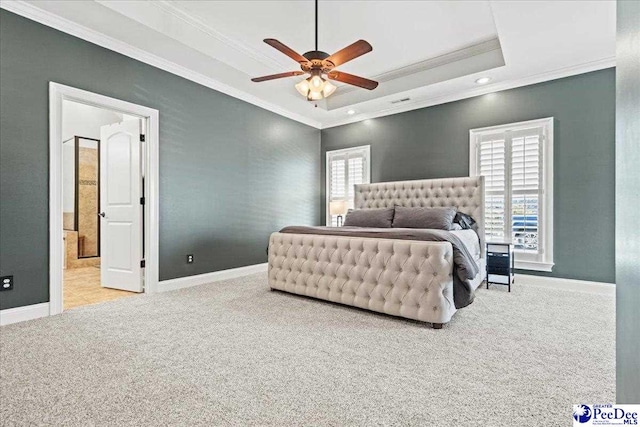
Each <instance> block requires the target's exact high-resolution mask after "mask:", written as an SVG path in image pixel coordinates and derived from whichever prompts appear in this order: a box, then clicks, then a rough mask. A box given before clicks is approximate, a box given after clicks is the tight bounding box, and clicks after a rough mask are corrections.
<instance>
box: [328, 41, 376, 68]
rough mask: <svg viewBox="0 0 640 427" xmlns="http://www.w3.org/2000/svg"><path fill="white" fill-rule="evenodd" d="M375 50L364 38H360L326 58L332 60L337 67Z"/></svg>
mask: <svg viewBox="0 0 640 427" xmlns="http://www.w3.org/2000/svg"><path fill="white" fill-rule="evenodd" d="M372 50H373V48H372V47H371V45H370V44H369V43H367V42H366V41H364V40H358V41H357V42H355V43H353V44H351V45H349V46H347V47H345V48H344V49H342V50H339V51H337V52H336V53H334V54H333V55H331V56H330V57H328V58H327V59H326V60H327V61H331V62H332V63H333V65H335V66H336V67H337V66H338V65H342V64H344V63H345V62H348V61H351V60H352V59H356V58H357V57H359V56H362V55H364V54H365V53H369V52H371V51H372Z"/></svg>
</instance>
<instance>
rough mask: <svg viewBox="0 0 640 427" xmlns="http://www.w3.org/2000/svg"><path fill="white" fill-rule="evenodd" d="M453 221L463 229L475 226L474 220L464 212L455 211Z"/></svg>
mask: <svg viewBox="0 0 640 427" xmlns="http://www.w3.org/2000/svg"><path fill="white" fill-rule="evenodd" d="M453 222H454V224H460V227H462V229H463V230H475V229H476V228H477V227H476V226H475V225H476V220H475V219H473V218H472V217H471V216H470V215H467V214H466V213H462V212H456V216H455V218H454V219H453Z"/></svg>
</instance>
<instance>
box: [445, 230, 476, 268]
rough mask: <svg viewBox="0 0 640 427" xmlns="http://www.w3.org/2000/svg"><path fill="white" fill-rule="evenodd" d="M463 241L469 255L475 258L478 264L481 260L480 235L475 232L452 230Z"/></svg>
mask: <svg viewBox="0 0 640 427" xmlns="http://www.w3.org/2000/svg"><path fill="white" fill-rule="evenodd" d="M451 233H453V234H455V235H456V236H458V238H460V240H462V243H464V245H465V247H466V248H467V250H468V251H469V253H470V254H471V255H472V256H473V260H474V261H475V262H476V263H477V262H478V261H479V260H480V239H479V238H478V234H477V233H476V232H475V231H473V230H452V231H451Z"/></svg>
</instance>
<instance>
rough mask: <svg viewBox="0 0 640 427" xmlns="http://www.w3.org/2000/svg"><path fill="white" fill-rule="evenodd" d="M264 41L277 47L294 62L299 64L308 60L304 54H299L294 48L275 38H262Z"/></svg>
mask: <svg viewBox="0 0 640 427" xmlns="http://www.w3.org/2000/svg"><path fill="white" fill-rule="evenodd" d="M264 42H265V43H266V44H268V45H269V46H271V47H273V48H275V49H278V50H279V51H280V52H282V53H284V54H285V55H287V56H288V57H289V58H291V59H293V60H294V61H296V62H299V63H300V64H304V63H307V62H309V60H308V59H307V58H305V57H304V56H302V55H300V54H299V53H298V52H296V51H295V50H293V49H291V48H290V47H289V46H287V45H285V44H284V43H280V42H279V41H278V40H276V39H264Z"/></svg>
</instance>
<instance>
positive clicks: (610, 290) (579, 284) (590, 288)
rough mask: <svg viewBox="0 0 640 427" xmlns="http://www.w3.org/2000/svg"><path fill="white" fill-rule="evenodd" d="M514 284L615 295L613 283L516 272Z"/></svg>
mask: <svg viewBox="0 0 640 427" xmlns="http://www.w3.org/2000/svg"><path fill="white" fill-rule="evenodd" d="M515 284H516V285H517V284H522V285H525V286H526V285H532V286H538V287H546V288H555V289H563V290H568V291H575V292H587V293H590V294H604V295H612V296H615V294H616V285H615V283H604V282H590V281H588V280H575V279H563V278H561V277H546V276H533V275H529V274H516V277H515Z"/></svg>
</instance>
